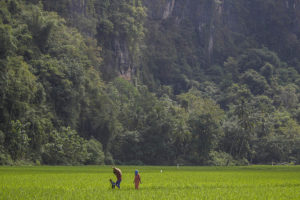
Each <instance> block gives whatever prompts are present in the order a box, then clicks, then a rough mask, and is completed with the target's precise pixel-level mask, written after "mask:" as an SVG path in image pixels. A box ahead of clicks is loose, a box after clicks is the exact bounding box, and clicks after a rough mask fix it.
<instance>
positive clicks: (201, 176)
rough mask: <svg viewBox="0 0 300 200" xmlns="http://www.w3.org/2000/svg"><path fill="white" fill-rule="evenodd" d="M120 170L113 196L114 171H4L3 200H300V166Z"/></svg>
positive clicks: (50, 168)
mask: <svg viewBox="0 0 300 200" xmlns="http://www.w3.org/2000/svg"><path fill="white" fill-rule="evenodd" d="M119 168H120V169H121V170H122V172H123V180H122V183H121V189H114V190H112V189H111V187H110V183H109V179H110V178H113V180H115V177H114V175H113V173H112V169H111V168H110V166H80V167H72V166H67V167H65V166H63V167H62V166H59V167H58V166H57V167H56V166H55V167H53V166H42V167H0V199H72V200H73V199H88V200H91V199H99V200H101V199H104V200H106V199H107V200H113V199H137V200H140V199H164V200H166V199H172V200H173V199H189V200H190V199H251V200H254V199H297V200H299V199H300V166H249V167H179V169H177V167H151V166H143V167H140V166H139V167H136V166H119ZM135 169H138V170H139V171H140V175H141V178H142V184H141V185H140V190H135V189H134V184H133V178H134V170H135ZM161 170H162V173H161Z"/></svg>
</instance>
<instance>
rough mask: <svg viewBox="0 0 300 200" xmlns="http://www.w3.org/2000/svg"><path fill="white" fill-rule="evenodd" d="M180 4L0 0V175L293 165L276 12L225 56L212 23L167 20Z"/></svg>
mask: <svg viewBox="0 0 300 200" xmlns="http://www.w3.org/2000/svg"><path fill="white" fill-rule="evenodd" d="M174 2H175V1H174ZM188 2H189V3H187V4H185V5H189V6H187V7H188V8H186V7H185V5H183V4H182V3H175V5H173V6H174V10H175V11H174V12H173V13H172V12H171V11H170V9H171V7H172V5H171V4H168V5H169V7H168V9H169V10H168V11H170V12H167V13H166V12H164V10H162V11H160V10H159V9H158V8H164V6H165V3H172V2H171V1H170V2H169V1H161V2H160V3H157V4H155V1H154V2H153V4H151V3H149V2H148V3H147V2H142V1H140V0H122V1H106V0H76V1H69V0H59V1H53V0H51V1H50V0H43V1H36V0H27V1H22V0H1V1H0V65H1V67H0V70H1V71H0V164H4V165H6V164H22V163H35V164H51V165H59V164H64V165H65V164H72V165H76V164H113V163H116V164H149V165H171V164H177V163H180V164H189V165H244V164H248V163H271V162H289V163H299V162H300V125H299V123H300V108H299V89H300V88H299V87H300V74H299V72H298V71H299V69H300V68H298V57H297V56H299V55H298V54H297V52H299V51H298V50H297V48H298V47H300V43H299V41H298V35H297V34H294V35H292V36H293V38H294V43H295V44H294V46H292V47H291V46H290V45H286V46H282V45H278V46H277V45H275V44H274V43H273V42H272V41H274V40H275V39H274V40H271V38H272V37H269V34H271V33H270V32H272V30H273V29H272V28H274V27H277V26H279V25H282V26H283V27H281V28H280V29H279V30H278V31H280V33H279V32H275V33H274V34H273V33H272V34H271V36H274V37H275V36H276V37H277V36H278V37H279V36H280V37H281V38H288V37H292V36H291V34H292V33H291V32H290V31H289V30H290V29H289V27H285V25H283V24H281V23H280V22H281V21H280V20H281V19H282V18H281V17H280V16H282V17H283V18H285V17H286V13H284V12H283V10H282V4H280V6H281V7H280V6H278V8H279V11H280V12H279V11H278V12H275V15H274V16H276V18H271V19H272V20H273V21H272V22H273V24H271V25H270V28H269V32H268V31H267V30H265V29H264V30H263V32H262V33H261V32H256V31H254V28H253V27H256V28H257V27H258V25H261V26H264V25H265V24H264V22H262V21H258V19H255V20H257V21H255V20H253V19H252V21H249V27H247V28H249V30H253V32H251V31H246V30H244V29H239V31H240V30H243V31H241V32H243V35H242V36H241V34H242V33H240V34H239V36H236V35H235V34H233V33H232V32H230V34H229V35H228V37H231V39H232V40H230V41H233V39H234V38H235V37H242V38H243V39H244V40H245V42H244V43H243V44H241V43H238V42H237V43H234V42H232V43H227V44H224V43H221V42H220V41H221V38H223V37H224V35H223V36H222V35H219V34H220V32H221V31H220V30H227V29H226V26H227V24H226V23H224V24H222V23H221V22H220V20H219V19H218V15H219V14H218V13H215V17H213V15H214V14H212V15H211V17H212V19H210V20H207V21H206V22H203V23H202V26H203V28H202V29H203V30H204V31H203V30H202V32H199V31H198V29H195V28H194V26H195V24H194V21H193V18H194V17H195V16H194V15H193V14H192V13H193V12H191V14H190V15H189V16H188V17H187V18H180V17H178V16H183V15H181V14H182V13H180V12H179V11H183V12H184V11H186V10H185V9H188V10H189V9H192V8H196V7H197V5H198V4H197V3H196V2H192V1H191V2H190V1H188ZM262 2H267V3H266V4H268V3H269V4H275V1H271V0H270V1H257V2H256V3H257V5H260V4H262ZM231 3H232V2H231ZM219 4H220V2H219V1H218V2H216V1H201V4H200V5H201V6H202V5H205V6H206V7H205V8H210V9H212V13H214V12H213V11H214V9H216V8H217V6H218V5H219ZM231 5H232V6H236V8H237V9H238V11H241V10H244V9H246V10H248V11H249V12H245V13H247V14H249V13H253V12H254V11H255V12H258V13H262V11H264V9H265V10H268V8H267V6H266V5H264V6H265V7H262V8H261V9H262V11H260V10H252V8H253V7H252V6H253V5H252V6H251V5H250V6H249V4H243V3H232V4H231ZM245 5H248V6H249V7H246V6H245ZM284 5H285V4H284ZM145 6H147V7H145ZM170 6H171V7H170ZM238 6H240V7H238ZM224 7H226V6H224ZM200 8H201V7H200ZM200 8H199V9H200ZM195 10H197V9H195ZM165 13H166V14H165ZM196 13H197V12H196ZM224 13H225V14H224V15H226V12H225V11H224ZM242 13H244V12H242ZM279 13H281V15H279ZM276 14H277V15H276ZM249 15H250V14H249ZM243 17H244V18H242V19H240V18H239V20H241V22H244V23H246V22H247V21H246V20H247V19H248V18H247V17H248V16H243ZM268 17H269V15H266V16H265V17H264V19H265V18H267V19H266V21H267V20H269V18H268ZM289 17H290V18H289V19H290V20H292V19H294V21H293V23H296V20H297V19H298V18H297V13H296V12H295V13H294V15H293V16H289ZM228 18H230V17H229V16H228ZM238 22H240V21H238ZM238 22H236V23H238ZM250 22H251V23H250ZM277 22H278V23H279V25H278V23H277ZM205 23H208V24H209V25H212V24H214V25H215V27H217V28H220V29H218V30H219V31H220V32H219V33H218V32H217V31H216V32H215V33H214V34H215V35H211V34H210V33H209V30H210V29H211V27H209V26H208V24H205ZM256 23H258V24H256ZM260 23H262V24H260ZM277 28H278V27H277ZM225 34H226V32H225ZM253 34H257V35H253ZM262 35H264V37H263V38H261V37H260V36H262ZM212 36H213V37H214V40H215V41H216V42H215V45H214V47H212V48H213V50H212V51H209V52H207V51H206V50H207V48H208V47H211V45H209V44H207V43H206V42H205V41H206V40H207V37H208V38H210V37H212ZM246 36H247V37H246ZM248 36H249V37H248ZM250 36H251V37H250ZM218 37H220V38H218ZM227 39H228V38H227ZM287 41H290V40H289V39H287ZM260 43H261V44H263V45H261V46H260V45H258V44H260ZM284 44H286V43H284ZM272 45H273V46H272ZM217 48H220V49H217ZM281 48H283V49H281ZM214 49H215V50H214ZM288 49H289V52H291V53H288V54H287V55H285V53H287V50H288ZM281 52H283V53H281ZM278 55H279V56H278Z"/></svg>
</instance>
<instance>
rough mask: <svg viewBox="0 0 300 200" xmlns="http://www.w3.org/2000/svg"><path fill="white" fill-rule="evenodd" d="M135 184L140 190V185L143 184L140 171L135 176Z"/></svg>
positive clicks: (136, 171)
mask: <svg viewBox="0 0 300 200" xmlns="http://www.w3.org/2000/svg"><path fill="white" fill-rule="evenodd" d="M133 183H134V184H135V189H136V190H138V189H139V185H140V183H142V181H141V176H140V174H139V171H138V170H135V176H134V180H133Z"/></svg>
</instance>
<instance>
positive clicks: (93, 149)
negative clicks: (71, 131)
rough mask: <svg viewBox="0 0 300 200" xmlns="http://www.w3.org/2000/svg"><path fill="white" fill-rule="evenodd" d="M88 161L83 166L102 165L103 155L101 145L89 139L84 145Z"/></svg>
mask: <svg viewBox="0 0 300 200" xmlns="http://www.w3.org/2000/svg"><path fill="white" fill-rule="evenodd" d="M86 148H87V152H88V154H89V155H88V159H87V160H86V162H85V164H89V165H90V164H93V165H101V164H104V153H103V149H102V144H101V143H100V142H99V141H97V140H95V139H93V138H92V139H90V140H89V141H88V142H87V144H86Z"/></svg>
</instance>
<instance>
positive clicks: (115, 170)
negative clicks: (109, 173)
mask: <svg viewBox="0 0 300 200" xmlns="http://www.w3.org/2000/svg"><path fill="white" fill-rule="evenodd" d="M113 173H114V174H115V175H116V177H117V182H116V186H117V187H118V188H119V189H120V183H121V181H122V172H121V170H120V169H119V168H116V167H113Z"/></svg>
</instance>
